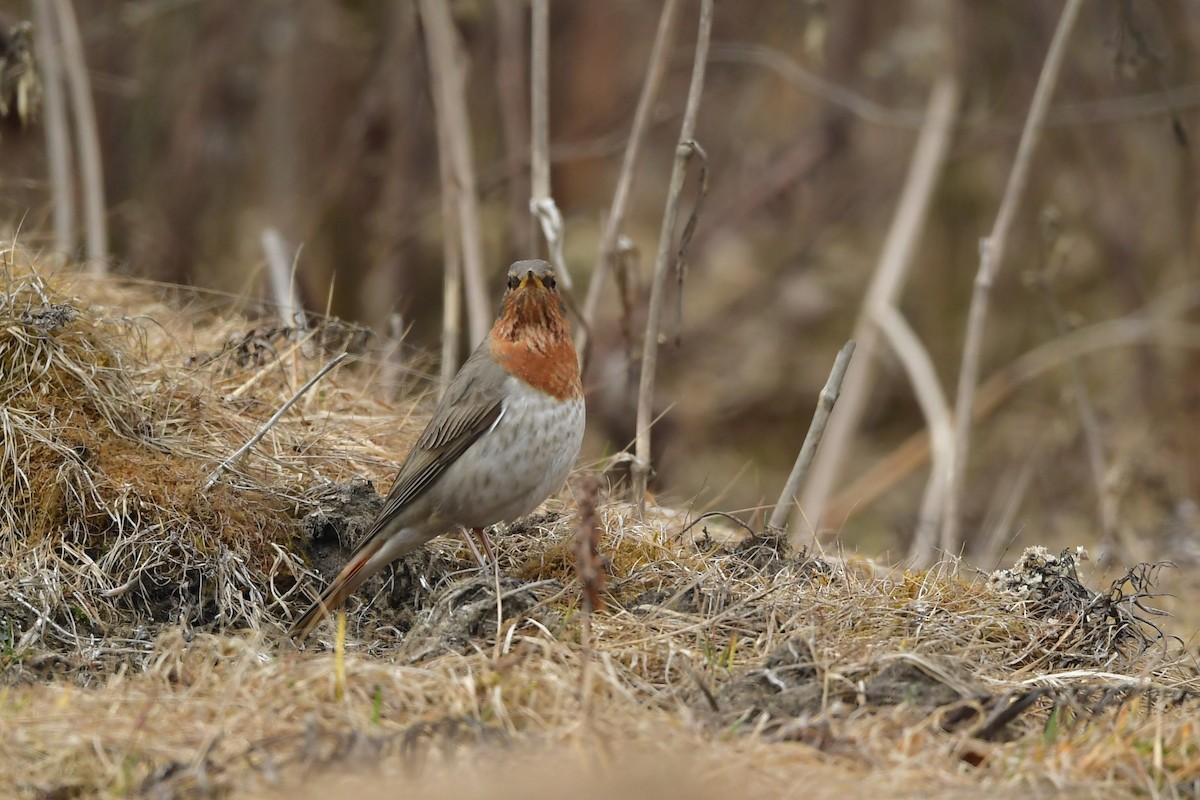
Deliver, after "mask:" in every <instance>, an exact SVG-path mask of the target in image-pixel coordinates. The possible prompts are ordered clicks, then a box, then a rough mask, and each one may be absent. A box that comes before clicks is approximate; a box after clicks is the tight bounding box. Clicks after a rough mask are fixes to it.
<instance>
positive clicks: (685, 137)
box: [631, 0, 713, 509]
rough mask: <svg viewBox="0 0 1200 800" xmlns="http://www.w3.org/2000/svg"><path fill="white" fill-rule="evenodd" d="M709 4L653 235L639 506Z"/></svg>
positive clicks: (708, 1)
mask: <svg viewBox="0 0 1200 800" xmlns="http://www.w3.org/2000/svg"><path fill="white" fill-rule="evenodd" d="M712 18H713V0H701V3H700V29H699V32H698V33H697V34H696V55H695V59H694V61H693V62H692V81H691V85H690V86H689V87H688V98H687V105H686V106H685V107H684V111H683V124H682V125H681V126H680V130H679V142H678V143H677V144H676V145H675V163H674V166H673V167H672V168H671V183H670V185H669V187H668V190H667V205H666V210H665V212H664V213H663V224H662V230H661V231H660V232H659V237H658V255H657V256H656V257H655V260H654V277H653V279H652V280H653V282H652V284H651V286H650V308H649V311H648V314H647V319H646V337H645V341H643V342H642V376H641V381H640V383H639V384H638V402H637V438H636V445H635V451H634V455H635V458H634V461H633V464H632V468H631V472H632V475H633V496H634V498H635V500H636V501H637V504H638V508H639V509H643V508H644V506H645V500H646V484H647V481H648V479H649V476H650V424H651V422H652V420H653V403H654V376H655V370H656V368H657V366H658V331H659V327H660V325H661V320H662V305H663V292H664V290H665V289H666V283H667V272H668V270H669V269H670V266H671V254H672V253H673V252H674V248H673V247H672V242H673V241H674V239H675V222H676V221H677V220H678V218H679V201H680V195H681V194H682V192H683V180H684V178H685V177H686V175H687V164H688V161H689V160H690V159H691V156H692V153H693V152H694V151H695V145H694V143H693V142H692V139H693V136H694V134H695V131H696V116H697V114H699V112H700V97H701V96H702V95H703V94H704V68H705V65H706V63H707V61H708V43H709V39H710V38H711V35H712Z"/></svg>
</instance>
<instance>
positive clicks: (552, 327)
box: [488, 289, 583, 400]
mask: <svg viewBox="0 0 1200 800" xmlns="http://www.w3.org/2000/svg"><path fill="white" fill-rule="evenodd" d="M488 349H489V350H490V351H491V354H492V358H494V359H495V360H496V363H497V364H499V365H500V366H501V367H503V368H504V369H505V370H506V371H507V372H508V373H509V374H511V375H514V376H516V377H517V378H520V379H521V380H522V381H524V382H525V383H527V384H529V385H530V386H532V387H533V388H535V389H538V390H539V391H542V392H545V393H546V394H548V395H550V396H551V397H553V398H556V399H558V400H567V399H570V398H573V397H582V396H583V385H582V383H581V382H580V380H579V360H578V359H577V358H576V357H575V345H574V344H573V343H572V341H571V326H570V325H569V324H567V320H566V318H565V317H563V314H562V310H561V308H560V306H559V300H558V297H557V296H555V295H552V294H550V292H548V291H546V290H543V289H529V290H521V291H515V292H509V293H508V294H507V295H505V297H504V313H503V314H501V315H500V318H499V319H498V320H496V324H495V325H493V326H492V333H491V336H490V337H489V342H488Z"/></svg>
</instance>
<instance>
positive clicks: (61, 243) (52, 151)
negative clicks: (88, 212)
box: [33, 0, 75, 258]
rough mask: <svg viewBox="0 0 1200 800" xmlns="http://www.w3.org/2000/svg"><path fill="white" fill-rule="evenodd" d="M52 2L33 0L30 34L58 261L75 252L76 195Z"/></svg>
mask: <svg viewBox="0 0 1200 800" xmlns="http://www.w3.org/2000/svg"><path fill="white" fill-rule="evenodd" d="M52 2H53V0H35V2H34V4H33V15H34V27H33V34H34V37H35V38H36V40H37V49H38V63H39V64H40V66H41V70H42V92H43V103H42V108H43V109H44V110H45V130H46V161H47V162H48V164H49V167H50V193H51V202H52V203H53V205H54V252H55V253H57V254H58V256H59V257H60V258H63V257H67V256H69V255H72V254H74V252H75V192H74V191H73V184H74V175H73V174H72V166H71V143H70V127H69V126H70V123H69V121H68V119H67V101H66V98H65V97H64V96H63V64H62V48H61V46H60V39H61V37H59V36H58V35H57V34H56V33H55V29H56V27H57V26H56V25H55V24H54V21H55V13H54V8H53V7H52V5H51V3H52Z"/></svg>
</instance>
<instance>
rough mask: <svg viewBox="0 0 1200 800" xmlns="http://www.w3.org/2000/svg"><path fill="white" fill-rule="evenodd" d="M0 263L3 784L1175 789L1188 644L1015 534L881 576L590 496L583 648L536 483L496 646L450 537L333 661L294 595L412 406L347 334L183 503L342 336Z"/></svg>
mask: <svg viewBox="0 0 1200 800" xmlns="http://www.w3.org/2000/svg"><path fill="white" fill-rule="evenodd" d="M4 257H5V259H6V261H5V266H4V271H3V287H0V288H2V289H3V291H2V292H0V364H2V365H3V374H2V376H0V414H2V415H3V417H2V419H3V425H4V440H3V449H2V451H0V452H2V460H0V492H2V494H0V515H2V516H0V525H3V530H2V531H0V559H3V560H2V562H0V634H2V641H0V667H2V668H3V675H4V682H3V685H2V686H0V731H2V732H3V734H2V735H0V775H3V776H4V777H3V779H2V780H0V784H3V785H4V787H5V788H4V792H5V793H6V794H15V795H17V796H28V797H71V796H94V795H99V796H143V795H144V796H151V797H175V796H185V797H193V796H200V797H208V796H239V797H243V796H250V797H258V796H264V797H265V796H282V795H290V796H292V797H296V796H301V797H303V796H313V797H316V796H336V795H339V794H345V793H347V792H349V791H350V790H353V791H355V792H356V793H365V795H364V796H368V797H369V796H384V795H385V792H386V793H387V796H392V795H394V794H395V793H396V792H399V791H402V790H405V789H407V790H409V791H410V792H413V793H416V792H420V793H421V794H422V796H424V797H430V798H436V797H451V796H454V797H476V796H479V797H481V796H484V795H485V794H486V796H488V797H489V798H493V800H495V799H496V798H503V797H509V796H513V797H516V796H520V797H524V798H530V797H559V796H567V795H569V796H575V797H582V798H590V797H601V796H604V797H611V796H622V797H631V798H632V797H640V796H664V795H668V796H669V795H676V796H678V795H680V794H684V793H686V794H688V795H691V796H696V797H716V796H729V795H730V794H734V793H736V794H737V795H738V796H788V795H794V796H805V797H809V796H815V797H825V796H829V797H832V796H835V795H837V796H846V795H852V796H853V795H866V794H874V795H881V794H886V795H888V796H897V797H902V796H913V797H915V796H918V795H919V796H923V797H938V796H945V797H970V796H983V795H985V794H986V795H987V796H988V797H997V796H1017V795H1020V796H1022V797H1029V796H1039V795H1046V796H1050V795H1054V796H1080V797H1121V796H1136V795H1147V794H1149V795H1152V796H1172V794H1173V793H1178V794H1186V793H1188V792H1195V791H1196V790H1197V789H1198V788H1200V727H1198V726H1197V724H1196V722H1195V717H1196V710H1197V705H1198V701H1197V698H1196V693H1197V692H1198V691H1200V682H1198V681H1197V670H1196V659H1195V652H1194V649H1193V650H1192V651H1190V652H1189V651H1188V650H1187V649H1186V648H1184V647H1182V646H1180V645H1179V644H1178V643H1177V642H1176V641H1175V640H1172V639H1169V638H1167V637H1163V636H1161V635H1159V633H1158V632H1157V630H1156V629H1155V628H1154V627H1153V625H1152V624H1150V623H1152V622H1153V621H1154V617H1153V615H1152V613H1151V612H1150V611H1149V610H1148V609H1149V607H1150V605H1152V598H1151V597H1150V596H1149V591H1150V584H1149V581H1148V578H1149V577H1150V575H1149V574H1148V573H1147V572H1146V570H1134V571H1132V572H1131V574H1130V575H1129V576H1128V579H1127V580H1125V581H1122V582H1121V583H1120V584H1119V585H1117V586H1114V587H1111V589H1102V590H1101V591H1093V590H1091V589H1088V588H1086V587H1084V586H1083V585H1082V584H1081V583H1080V582H1079V581H1078V580H1077V579H1076V578H1075V575H1074V569H1073V561H1072V559H1071V558H1069V557H1068V558H1064V559H1059V558H1056V557H1051V556H1049V554H1044V553H1031V554H1030V556H1029V557H1028V558H1026V559H1025V560H1024V561H1023V563H1022V564H1020V565H1018V571H1017V572H1016V573H1015V574H1011V575H1004V576H999V577H998V578H997V579H996V580H993V581H991V582H989V581H988V580H985V579H984V576H977V577H972V576H970V575H969V571H967V570H965V569H961V568H960V567H959V565H957V564H953V563H949V562H943V563H942V564H939V565H937V566H936V567H935V568H934V569H932V570H930V571H928V572H919V573H917V572H913V573H903V572H898V571H895V570H891V569H888V568H886V567H883V566H880V565H877V564H873V563H870V562H868V561H854V560H847V559H830V558H824V557H821V558H817V557H813V556H812V555H810V554H805V553H790V552H788V551H787V549H786V545H785V544H784V543H781V542H779V541H776V540H773V539H770V538H758V537H752V536H747V535H746V534H745V533H744V532H742V531H740V530H738V529H736V528H735V527H733V526H732V525H730V524H729V523H728V522H727V521H725V520H723V519H721V518H717V517H713V518H707V519H703V520H700V521H696V520H692V519H690V518H689V517H688V516H687V515H686V514H684V513H682V512H674V511H671V510H670V509H653V510H651V511H650V512H649V513H648V516H647V517H646V518H645V519H641V518H639V517H637V516H636V512H635V511H634V509H633V508H632V507H630V506H628V505H625V504H623V503H621V502H617V501H615V500H613V499H611V498H610V499H605V500H603V501H602V503H601V504H600V507H599V509H598V513H599V517H600V522H601V527H602V530H603V533H602V537H601V548H600V549H601V552H602V554H603V555H604V556H606V557H607V559H608V562H607V572H608V589H607V593H606V595H605V601H606V609H605V610H604V611H600V612H595V613H593V614H592V615H591V621H590V624H591V632H590V637H589V638H590V645H591V646H590V649H587V648H585V647H584V645H583V643H582V642H581V641H580V639H581V616H582V615H581V614H580V609H581V607H582V606H581V603H582V599H581V590H580V587H579V585H578V583H577V581H576V578H575V574H574V563H575V553H574V545H573V534H574V526H575V520H574V517H575V513H574V510H573V508H572V507H571V502H570V497H569V495H566V496H564V498H562V499H561V500H552V501H550V502H549V503H548V504H547V506H546V507H545V508H544V509H543V513H542V514H540V515H537V516H535V517H532V518H530V519H528V520H524V521H522V522H520V523H517V524H515V525H513V526H511V527H510V528H509V530H508V531H507V532H506V533H504V534H502V535H499V536H497V537H496V539H495V540H496V542H497V544H498V546H499V547H498V549H499V558H500V564H501V572H502V574H503V576H504V577H503V578H502V580H501V591H502V599H503V620H502V623H501V625H500V627H499V632H497V622H496V599H495V597H494V594H493V589H492V585H493V584H492V579H491V578H490V577H488V576H481V575H480V574H479V571H478V569H477V568H476V567H474V566H473V561H472V559H471V556H470V554H469V552H468V551H467V549H466V548H465V546H463V545H462V544H461V543H460V542H459V540H458V539H456V538H453V537H446V538H445V539H444V540H443V541H439V542H436V543H435V544H434V545H433V546H431V547H430V548H428V549H427V550H426V551H424V552H422V553H418V554H414V556H413V557H411V558H409V559H405V560H403V561H402V562H400V563H399V564H398V565H397V567H396V569H395V570H394V571H392V573H391V574H390V575H389V576H388V577H387V578H386V579H383V580H379V581H376V582H375V583H374V584H372V591H373V592H374V597H373V600H372V602H371V603H370V604H369V605H367V604H365V603H360V604H359V605H357V606H354V607H352V608H351V609H350V611H349V618H348V625H347V628H348V633H347V635H346V640H345V643H344V651H345V655H344V663H343V664H342V668H339V666H338V665H339V656H338V654H337V652H336V651H335V650H334V649H332V648H331V647H330V645H331V639H332V638H333V636H334V630H333V628H334V626H332V625H327V626H326V627H324V628H322V629H321V630H320V631H319V632H318V635H317V637H316V638H317V644H316V645H315V646H313V648H312V650H310V651H309V652H299V651H297V650H296V649H295V648H294V647H293V646H292V645H291V644H290V643H289V642H288V641H286V640H285V639H283V638H282V636H281V630H282V627H281V626H282V624H283V623H284V622H286V620H287V619H288V618H289V616H290V615H291V614H293V613H295V611H297V610H298V609H297V606H300V607H302V606H303V602H302V601H303V599H304V598H303V597H301V596H300V594H301V589H300V588H299V587H302V586H309V585H310V584H311V581H312V578H313V576H312V574H311V573H312V572H316V573H320V574H324V575H326V576H328V574H329V572H330V571H331V568H334V567H336V564H337V561H338V559H339V558H341V557H342V554H343V553H344V543H343V542H340V541H339V538H341V537H347V536H352V535H353V533H354V528H355V526H356V525H360V524H362V522H361V520H362V518H363V517H365V516H369V515H370V512H371V508H372V506H371V503H372V502H377V501H378V498H377V496H376V494H375V493H374V492H372V491H367V490H366V485H365V484H363V483H361V482H360V483H355V482H353V481H351V479H352V478H354V477H356V476H362V477H368V478H373V479H383V478H385V477H386V476H387V475H388V473H389V472H390V471H391V468H392V465H393V464H394V462H395V461H396V460H397V459H398V457H399V456H400V455H401V454H402V452H403V448H404V445H405V443H406V442H407V440H408V439H409V438H410V437H411V436H412V435H413V434H414V433H415V432H416V431H417V430H418V429H419V426H420V422H421V420H420V412H419V408H420V407H421V406H420V405H419V404H417V403H409V402H408V401H406V402H405V405H404V406H403V407H402V408H389V407H387V406H385V405H384V404H383V403H381V402H379V401H377V400H375V399H374V397H375V395H374V393H373V390H372V388H371V387H372V378H373V373H374V370H375V368H374V367H373V366H372V363H373V362H372V359H371V356H370V354H369V353H367V354H365V355H364V356H363V357H361V358H359V359H358V360H357V363H356V364H354V365H351V366H347V367H340V368H338V369H337V370H335V371H334V372H333V373H331V374H330V375H329V376H327V378H326V379H324V380H323V381H322V382H321V383H319V384H318V385H317V387H316V388H315V389H314V390H313V392H312V393H310V395H308V396H306V397H305V398H304V399H303V400H302V401H301V402H300V403H298V404H297V405H296V407H294V408H293V409H292V410H291V411H289V412H288V413H287V414H286V415H285V416H284V417H283V419H282V420H281V421H280V422H279V424H278V425H276V426H275V427H274V428H272V430H271V431H270V432H269V433H268V434H267V436H266V437H265V438H264V440H263V441H262V442H261V443H260V445H259V446H257V447H256V448H254V449H253V451H252V452H251V454H250V455H248V456H247V458H246V459H244V460H243V461H241V462H239V463H238V465H237V466H236V467H235V469H234V470H233V471H232V472H231V473H228V474H226V476H225V477H224V478H223V479H222V481H221V483H220V484H219V485H218V486H217V487H214V489H213V490H211V491H208V492H205V491H204V490H203V483H204V481H205V479H206V477H207V475H208V474H209V473H210V472H211V470H212V469H213V467H214V466H215V465H216V464H217V463H219V462H220V461H221V460H223V459H224V458H225V457H226V456H228V455H229V454H230V453H231V452H233V451H234V450H236V449H237V448H238V447H239V446H240V445H241V444H242V443H243V442H244V441H245V440H246V439H247V438H249V437H250V436H251V435H252V434H253V433H254V432H255V430H257V428H258V427H259V426H260V425H261V423H262V421H263V420H265V419H267V418H268V417H269V416H270V415H271V414H272V413H273V411H274V410H275V409H276V408H277V407H278V406H279V405H281V404H282V403H283V401H284V400H285V399H286V398H287V397H289V396H290V395H291V394H292V392H294V391H295V388H296V387H297V386H299V385H301V384H302V383H303V382H304V381H305V380H306V379H307V377H308V376H310V375H312V374H313V373H315V372H316V370H317V369H319V368H320V367H321V365H322V364H323V363H325V362H326V361H328V360H329V358H330V357H331V353H332V352H334V351H336V350H337V349H339V348H340V347H342V346H345V345H346V343H347V340H346V337H344V336H339V335H334V334H335V333H336V331H337V330H338V329H336V328H331V327H330V326H329V325H328V324H327V325H326V326H325V327H324V328H322V331H324V333H323V334H322V336H325V338H324V339H323V340H322V341H321V342H318V338H320V337H319V336H316V335H312V334H311V333H306V334H304V336H303V337H302V338H300V339H298V340H297V337H296V335H295V334H294V332H293V333H292V334H290V335H287V336H285V335H284V334H283V332H279V331H276V332H275V333H274V334H272V332H271V331H270V330H269V329H266V328H261V327H260V328H258V329H257V330H258V333H257V334H256V335H253V336H251V335H248V334H249V333H250V332H251V331H252V330H253V329H254V323H252V322H250V321H249V320H247V319H246V318H245V317H241V316H238V315H236V314H234V313H232V312H230V311H228V310H226V311H224V312H221V313H216V312H212V311H205V310H203V309H201V308H200V305H201V303H200V301H199V299H197V298H196V297H195V296H188V295H186V294H183V293H182V292H175V291H174V290H171V291H168V290H165V289H163V288H161V287H147V286H137V285H130V284H127V283H121V282H119V281H117V280H115V279H96V278H86V279H85V278H82V277H80V276H77V275H73V274H62V275H52V276H51V275H39V274H38V273H37V271H36V269H35V266H34V264H32V263H30V262H29V261H28V259H25V258H24V256H22V254H21V253H20V252H19V251H13V250H9V251H8V252H6V253H5V254H4ZM351 338H352V337H351ZM691 523H695V524H691ZM298 577H299V578H301V580H300V581H299V582H297V578H298ZM310 588H311V587H310ZM360 597H362V598H364V599H365V594H364V595H360ZM585 653H590V658H591V659H592V662H591V665H590V667H591V668H590V670H589V671H590V678H589V680H588V681H587V683H586V684H581V675H582V674H583V672H584V670H583V668H582V666H583V665H582V662H581V659H583V658H585V657H586V656H585ZM584 685H586V687H587V688H586V691H587V693H588V695H587V697H583V696H581V691H583V689H582V688H581V686H584ZM585 708H586V709H587V710H588V713H587V714H586V715H585V714H584V713H583V710H584V709H585Z"/></svg>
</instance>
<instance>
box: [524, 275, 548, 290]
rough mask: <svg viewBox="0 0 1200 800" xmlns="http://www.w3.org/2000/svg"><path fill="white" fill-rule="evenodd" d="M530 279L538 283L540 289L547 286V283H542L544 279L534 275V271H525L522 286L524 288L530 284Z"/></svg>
mask: <svg viewBox="0 0 1200 800" xmlns="http://www.w3.org/2000/svg"><path fill="white" fill-rule="evenodd" d="M530 281H533V282H534V283H535V284H537V287H538V288H539V289H544V288H546V286H545V284H543V283H542V279H541V278H539V277H538V276H537V275H534V274H533V272H527V273H525V277H524V278H521V288H522V289H524V288H525V287H526V286H528V285H529V282H530Z"/></svg>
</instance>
